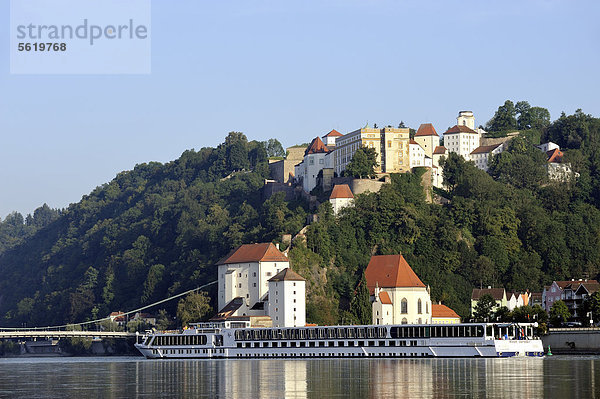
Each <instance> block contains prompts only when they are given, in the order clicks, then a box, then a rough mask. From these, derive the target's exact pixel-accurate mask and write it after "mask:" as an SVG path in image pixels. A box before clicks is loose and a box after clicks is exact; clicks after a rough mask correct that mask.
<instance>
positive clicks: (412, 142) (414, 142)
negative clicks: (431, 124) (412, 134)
mask: <svg viewBox="0 0 600 399" xmlns="http://www.w3.org/2000/svg"><path fill="white" fill-rule="evenodd" d="M409 143H410V144H416V145H419V143H417V142H416V141H414V140H413V139H410V141H409Z"/></svg>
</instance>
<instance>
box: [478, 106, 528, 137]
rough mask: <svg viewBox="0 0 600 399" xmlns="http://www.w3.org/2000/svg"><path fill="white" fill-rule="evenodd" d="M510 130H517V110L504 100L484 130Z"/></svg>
mask: <svg viewBox="0 0 600 399" xmlns="http://www.w3.org/2000/svg"><path fill="white" fill-rule="evenodd" d="M527 105H529V104H527ZM511 129H512V130H516V129H517V110H516V108H515V104H514V103H513V102H512V101H510V100H506V101H505V102H504V105H501V106H499V107H498V110H497V111H496V113H495V114H494V116H493V117H492V119H490V121H489V122H488V123H487V124H486V130H489V131H490V132H500V131H507V130H511Z"/></svg>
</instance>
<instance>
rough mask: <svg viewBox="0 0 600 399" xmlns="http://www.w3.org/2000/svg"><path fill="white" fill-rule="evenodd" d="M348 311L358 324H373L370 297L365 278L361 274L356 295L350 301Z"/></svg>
mask: <svg viewBox="0 0 600 399" xmlns="http://www.w3.org/2000/svg"><path fill="white" fill-rule="evenodd" d="M350 311H351V312H352V315H353V316H354V319H355V320H356V321H357V322H358V324H371V323H372V322H373V312H372V308H371V296H370V295H369V289H368V288H367V278H366V277H365V274H364V273H362V277H361V279H360V281H359V283H358V286H357V287H356V293H355V295H354V296H353V297H352V300H351V301H350Z"/></svg>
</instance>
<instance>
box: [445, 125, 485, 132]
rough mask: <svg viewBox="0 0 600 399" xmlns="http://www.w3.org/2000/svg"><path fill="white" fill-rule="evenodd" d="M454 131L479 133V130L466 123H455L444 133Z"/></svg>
mask: <svg viewBox="0 0 600 399" xmlns="http://www.w3.org/2000/svg"><path fill="white" fill-rule="evenodd" d="M453 133H473V134H477V132H476V131H475V130H473V129H471V128H470V127H467V126H464V125H454V126H453V127H451V128H450V129H448V130H446V132H445V133H444V134H453Z"/></svg>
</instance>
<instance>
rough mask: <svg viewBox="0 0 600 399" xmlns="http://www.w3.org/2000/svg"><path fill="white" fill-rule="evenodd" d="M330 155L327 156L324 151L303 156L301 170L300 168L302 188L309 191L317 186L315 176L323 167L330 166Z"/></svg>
mask: <svg viewBox="0 0 600 399" xmlns="http://www.w3.org/2000/svg"><path fill="white" fill-rule="evenodd" d="M330 159H331V157H328V156H327V154H326V153H322V152H319V153H315V154H308V155H306V156H305V157H304V161H303V162H302V163H301V165H303V170H301V176H302V188H303V189H304V191H306V192H307V193H310V192H311V191H312V189H314V188H315V187H316V186H317V176H318V174H319V172H320V171H321V170H322V169H324V168H330V167H331V166H330V165H329V161H330Z"/></svg>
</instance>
